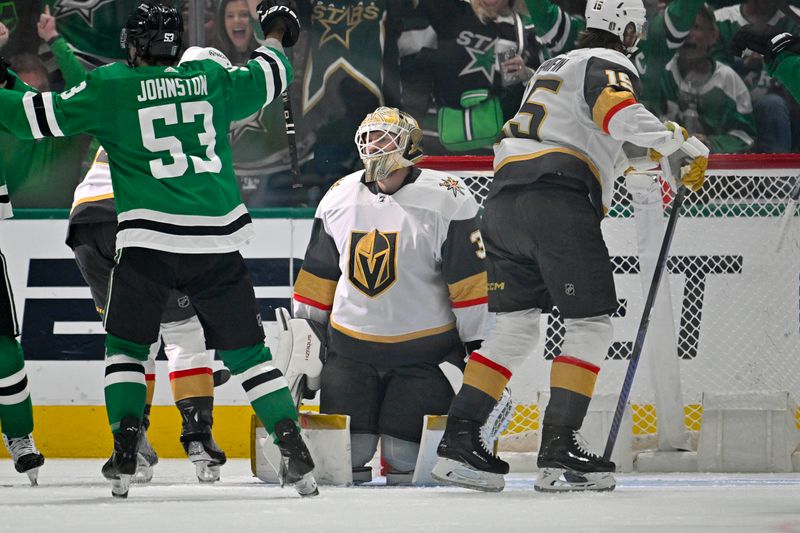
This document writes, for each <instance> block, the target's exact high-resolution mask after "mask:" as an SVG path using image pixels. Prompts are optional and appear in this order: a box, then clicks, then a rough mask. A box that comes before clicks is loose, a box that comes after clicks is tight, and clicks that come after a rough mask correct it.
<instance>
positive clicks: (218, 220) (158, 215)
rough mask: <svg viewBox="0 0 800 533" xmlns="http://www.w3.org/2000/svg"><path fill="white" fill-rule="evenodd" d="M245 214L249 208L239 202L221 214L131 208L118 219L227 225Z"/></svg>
mask: <svg viewBox="0 0 800 533" xmlns="http://www.w3.org/2000/svg"><path fill="white" fill-rule="evenodd" d="M244 214H247V208H246V207H245V205H244V204H239V205H237V206H236V207H234V208H233V209H232V210H231V211H230V212H228V213H226V214H224V215H220V216H204V215H173V214H170V213H162V212H161V211H154V210H152V209H131V210H130V211H125V212H124V213H120V214H119V217H118V219H119V221H120V222H126V221H129V220H152V221H154V222H163V223H164V224H174V225H176V226H227V225H228V224H230V223H231V222H233V221H234V220H236V219H237V218H239V217H241V216H242V215H244Z"/></svg>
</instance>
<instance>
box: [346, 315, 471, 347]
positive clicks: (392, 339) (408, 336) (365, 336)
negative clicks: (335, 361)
mask: <svg viewBox="0 0 800 533" xmlns="http://www.w3.org/2000/svg"><path fill="white" fill-rule="evenodd" d="M330 322H331V327H332V328H333V329H335V330H336V331H339V332H341V333H343V334H345V335H347V336H348V337H352V338H354V339H359V340H362V341H370V342H385V343H396V342H406V341H413V340H415V339H422V338H424V337H431V336H433V335H439V334H441V333H446V332H448V331H451V330H453V329H455V327H456V323H455V322H450V323H449V324H445V325H444V326H439V327H435V328H430V329H423V330H420V331H414V332H411V333H404V334H402V335H371V334H369V333H361V332H360V331H354V330H352V329H349V328H346V327H344V326H342V325H341V324H337V323H336V322H335V321H334V320H333V318H331V321H330Z"/></svg>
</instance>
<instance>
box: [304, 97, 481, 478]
mask: <svg viewBox="0 0 800 533" xmlns="http://www.w3.org/2000/svg"><path fill="white" fill-rule="evenodd" d="M421 137H422V131H421V130H420V128H419V126H418V125H417V122H416V121H415V120H414V119H413V118H412V117H411V116H410V115H408V114H406V113H404V112H402V111H399V110H397V109H394V108H388V107H379V108H378V109H376V110H375V111H374V112H373V113H370V114H368V115H367V117H366V118H365V119H364V121H363V122H362V123H361V125H360V127H359V128H358V131H357V133H356V139H355V140H356V144H357V147H358V151H359V154H360V156H361V159H362V161H363V162H364V166H365V170H361V171H357V172H354V173H353V174H350V175H348V176H345V177H344V178H342V179H340V180H339V181H338V182H336V183H335V184H334V185H333V186H332V187H331V189H330V190H329V191H328V193H327V194H326V195H325V197H324V198H323V199H322V201H321V202H320V205H319V207H318V208H317V212H316V215H315V218H314V226H313V229H312V236H311V241H310V243H309V245H308V249H307V250H306V255H305V260H304V262H303V267H302V269H301V271H300V273H299V275H298V277H297V281H296V282H295V286H294V314H295V317H298V318H306V319H311V320H315V321H317V322H321V323H323V324H327V326H328V351H327V358H326V360H325V363H324V366H323V368H322V374H321V398H320V411H321V412H323V413H340V414H347V415H350V430H351V437H352V441H351V442H352V464H353V467H354V479H356V480H360V481H368V480H369V479H371V477H370V476H371V474H370V469H369V467H366V466H365V465H366V464H367V462H368V461H369V460H370V459H371V458H372V456H373V455H374V454H375V450H376V447H377V443H378V439H379V438H380V441H381V453H382V457H383V458H384V459H385V460H386V462H387V463H388V464H389V475H388V476H387V479H388V482H390V483H391V482H392V481H393V480H402V479H410V478H411V474H412V473H413V470H414V467H415V462H416V460H417V453H418V449H419V442H420V437H421V434H422V422H423V416H424V415H435V414H444V413H446V412H447V409H448V407H449V405H450V401H451V400H452V398H453V394H454V393H453V388H452V386H451V384H450V383H449V381H448V379H447V378H446V377H445V375H444V374H443V372H442V370H441V369H440V367H439V365H440V364H441V363H443V362H450V363H452V364H453V365H455V366H457V367H459V368H463V364H464V359H465V356H466V353H467V352H465V345H466V350H467V351H471V350H472V349H473V347H475V346H477V345H479V344H480V339H481V338H482V330H483V325H484V319H485V317H486V313H487V305H486V302H487V292H486V270H485V266H484V256H485V254H484V250H483V244H482V242H481V235H480V231H479V229H478V205H477V203H476V202H475V199H474V198H473V197H472V195H471V194H470V192H469V189H467V187H466V185H464V183H463V182H462V181H461V180H460V179H459V178H457V177H454V176H452V175H449V174H445V173H442V172H438V171H434V170H427V169H419V168H417V167H416V166H414V164H415V163H416V162H418V161H419V160H420V159H421V158H422V151H421V149H420V144H419V143H420V140H421Z"/></svg>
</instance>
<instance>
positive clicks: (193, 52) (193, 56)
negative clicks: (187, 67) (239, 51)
mask: <svg viewBox="0 0 800 533" xmlns="http://www.w3.org/2000/svg"><path fill="white" fill-rule="evenodd" d="M204 59H210V60H212V61H214V62H215V63H218V64H220V65H222V67H223V68H233V65H231V60H230V59H228V57H227V56H226V55H225V54H223V53H222V52H220V51H219V50H217V49H216V48H212V47H210V46H209V47H207V48H203V47H202V46H190V47H189V48H187V49H186V51H185V52H184V53H183V55H182V56H181V60H180V61H179V62H178V64H179V65H180V64H181V63H185V62H187V61H202V60H204Z"/></svg>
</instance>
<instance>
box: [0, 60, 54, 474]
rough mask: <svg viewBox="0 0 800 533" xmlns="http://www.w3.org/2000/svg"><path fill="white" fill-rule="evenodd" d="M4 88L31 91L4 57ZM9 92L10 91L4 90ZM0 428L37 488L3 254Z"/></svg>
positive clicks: (6, 204)
mask: <svg viewBox="0 0 800 533" xmlns="http://www.w3.org/2000/svg"><path fill="white" fill-rule="evenodd" d="M0 87H2V88H5V89H12V90H16V91H25V90H30V87H28V86H27V85H25V84H24V83H22V82H21V81H20V80H19V79H18V78H17V77H16V76H14V75H13V74H12V73H10V72H9V71H8V65H6V63H5V62H4V61H3V59H2V58H0ZM3 92H6V91H3ZM5 178H6V177H5V171H4V170H3V166H2V165H0V220H2V219H4V218H10V217H11V216H13V212H12V210H11V201H10V199H9V196H8V188H7V187H6V179H5ZM0 280H2V281H3V283H0V425H2V429H3V442H5V444H6V447H7V448H8V451H9V452H10V453H11V459H12V460H13V461H14V468H15V469H16V470H17V472H20V473H25V474H27V475H28V478H29V479H30V481H31V484H32V485H36V483H37V479H38V476H39V467H40V466H42V464H44V456H43V455H42V454H41V453H39V450H37V449H36V445H35V444H34V442H33V435H32V434H31V432H32V431H33V407H32V405H31V394H30V391H29V389H28V376H27V374H26V373H25V358H24V355H23V353H22V346H20V344H19V342H17V339H16V337H17V336H18V335H19V324H18V322H17V313H16V310H15V308H14V295H13V294H12V293H11V282H10V281H9V280H8V272H7V270H6V258H5V257H3V254H2V252H0Z"/></svg>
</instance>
